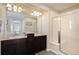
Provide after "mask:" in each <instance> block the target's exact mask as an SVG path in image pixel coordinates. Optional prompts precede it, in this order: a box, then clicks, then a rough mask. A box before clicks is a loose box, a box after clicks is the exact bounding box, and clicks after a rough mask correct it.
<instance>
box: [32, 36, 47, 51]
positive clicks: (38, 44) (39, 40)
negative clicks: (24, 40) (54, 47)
mask: <svg viewBox="0 0 79 59" xmlns="http://www.w3.org/2000/svg"><path fill="white" fill-rule="evenodd" d="M46 39H47V38H46V36H36V37H35V38H34V40H33V41H32V46H31V47H32V51H33V53H38V52H40V51H42V50H45V49H46Z"/></svg>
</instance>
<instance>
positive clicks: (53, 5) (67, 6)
mask: <svg viewBox="0 0 79 59" xmlns="http://www.w3.org/2000/svg"><path fill="white" fill-rule="evenodd" d="M45 5H46V6H48V7H50V8H52V9H54V10H56V11H59V12H62V11H65V10H66V9H70V8H72V7H75V6H77V5H78V4H77V3H48V4H45Z"/></svg>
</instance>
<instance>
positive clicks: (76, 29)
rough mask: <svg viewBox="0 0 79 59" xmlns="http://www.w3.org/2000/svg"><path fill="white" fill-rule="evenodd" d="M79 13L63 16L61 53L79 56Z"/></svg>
mask: <svg viewBox="0 0 79 59" xmlns="http://www.w3.org/2000/svg"><path fill="white" fill-rule="evenodd" d="M78 25H79V12H73V13H71V14H68V15H63V16H61V51H63V52H64V53H66V54H79V46H78V45H79V26H78Z"/></svg>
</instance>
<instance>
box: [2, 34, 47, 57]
mask: <svg viewBox="0 0 79 59" xmlns="http://www.w3.org/2000/svg"><path fill="white" fill-rule="evenodd" d="M46 39H47V38H46V35H43V36H35V37H31V38H30V37H28V38H20V39H12V40H4V41H1V54H2V55H33V54H36V53H38V52H40V51H42V50H45V49H46Z"/></svg>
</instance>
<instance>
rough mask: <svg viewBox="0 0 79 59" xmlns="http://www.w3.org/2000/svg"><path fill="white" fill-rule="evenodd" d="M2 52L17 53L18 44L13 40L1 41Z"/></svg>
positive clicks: (6, 53)
mask: <svg viewBox="0 0 79 59" xmlns="http://www.w3.org/2000/svg"><path fill="white" fill-rule="evenodd" d="M1 54H2V55H15V54H16V44H15V42H14V41H13V40H6V41H1Z"/></svg>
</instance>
